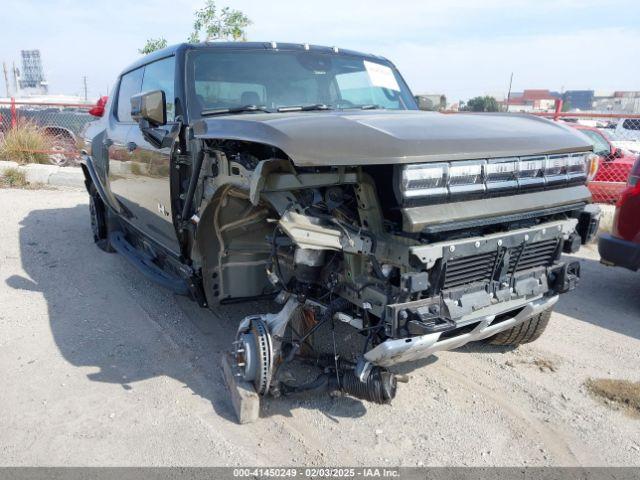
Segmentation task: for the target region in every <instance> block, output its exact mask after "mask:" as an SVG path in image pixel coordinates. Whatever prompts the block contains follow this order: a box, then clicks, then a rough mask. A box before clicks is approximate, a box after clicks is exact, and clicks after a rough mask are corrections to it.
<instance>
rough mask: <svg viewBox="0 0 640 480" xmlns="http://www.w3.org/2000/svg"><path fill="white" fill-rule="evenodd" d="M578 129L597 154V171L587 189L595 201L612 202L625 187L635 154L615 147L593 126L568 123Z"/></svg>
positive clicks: (614, 201)
mask: <svg viewBox="0 0 640 480" xmlns="http://www.w3.org/2000/svg"><path fill="white" fill-rule="evenodd" d="M569 125H571V126H572V127H573V128H575V129H576V130H580V132H581V133H583V134H584V135H585V136H586V137H587V138H588V139H589V140H590V141H591V143H592V144H593V151H594V152H595V154H596V155H598V156H599V157H600V158H599V161H598V171H597V172H596V176H595V178H594V179H593V180H591V182H590V183H589V190H590V191H591V196H592V197H593V201H594V202H596V203H611V204H614V203H616V201H617V200H618V198H620V194H621V193H622V191H623V190H624V189H625V187H626V183H627V178H629V172H630V171H631V168H632V167H633V162H635V160H636V158H638V156H637V155H634V154H632V153H630V152H627V151H626V150H622V149H621V148H618V147H615V146H613V145H612V144H611V142H610V141H609V139H608V138H607V137H606V136H605V134H604V133H602V132H601V131H600V130H598V129H597V128H595V127H587V126H586V125H577V124H569Z"/></svg>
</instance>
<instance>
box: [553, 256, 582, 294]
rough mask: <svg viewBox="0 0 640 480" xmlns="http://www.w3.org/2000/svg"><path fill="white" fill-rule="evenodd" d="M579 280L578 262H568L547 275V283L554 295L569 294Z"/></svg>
mask: <svg viewBox="0 0 640 480" xmlns="http://www.w3.org/2000/svg"><path fill="white" fill-rule="evenodd" d="M579 280H580V262H577V261H574V262H568V263H565V264H564V265H561V266H559V267H557V268H555V269H553V270H552V271H551V272H550V273H549V281H550V284H551V285H552V286H553V289H554V290H555V292H556V293H566V292H570V291H571V290H573V289H574V288H576V286H577V285H578V281H579Z"/></svg>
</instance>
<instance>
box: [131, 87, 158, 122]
mask: <svg viewBox="0 0 640 480" xmlns="http://www.w3.org/2000/svg"><path fill="white" fill-rule="evenodd" d="M131 118H132V119H133V120H135V121H136V122H138V123H140V121H141V120H146V122H148V124H149V126H150V127H159V126H161V125H165V124H166V123H167V100H166V98H165V95H164V92H163V91H162V90H153V91H151V92H143V93H138V94H137V95H134V96H133V97H131ZM141 126H142V125H141Z"/></svg>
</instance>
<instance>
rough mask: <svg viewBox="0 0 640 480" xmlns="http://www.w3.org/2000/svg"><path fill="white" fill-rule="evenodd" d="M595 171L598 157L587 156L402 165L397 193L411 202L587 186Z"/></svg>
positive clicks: (569, 154)
mask: <svg viewBox="0 0 640 480" xmlns="http://www.w3.org/2000/svg"><path fill="white" fill-rule="evenodd" d="M597 168H598V157H597V156H596V155H593V154H588V153H568V154H561V155H536V156H530V157H508V158H496V159H490V160H472V161H455V162H450V163H431V164H429V163H425V164H413V165H404V166H403V167H402V169H401V172H402V174H401V181H400V192H401V195H402V197H403V198H404V199H412V198H418V197H430V198H434V197H446V196H450V197H451V198H455V197H457V196H460V195H464V194H476V193H483V192H485V191H486V192H489V193H490V192H504V191H507V190H512V191H518V190H520V191H526V190H528V189H531V188H544V187H545V186H546V185H550V186H561V185H563V184H565V185H566V184H568V183H569V184H575V183H579V182H587V181H589V180H591V179H592V178H593V177H595V174H596V171H597Z"/></svg>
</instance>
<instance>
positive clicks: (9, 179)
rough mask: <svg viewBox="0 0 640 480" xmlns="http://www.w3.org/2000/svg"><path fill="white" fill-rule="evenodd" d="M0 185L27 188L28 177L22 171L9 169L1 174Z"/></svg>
mask: <svg viewBox="0 0 640 480" xmlns="http://www.w3.org/2000/svg"><path fill="white" fill-rule="evenodd" d="M0 185H1V186H7V187H25V186H27V176H26V174H25V172H23V171H22V170H19V169H17V168H7V169H5V170H4V171H3V172H1V173H0Z"/></svg>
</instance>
